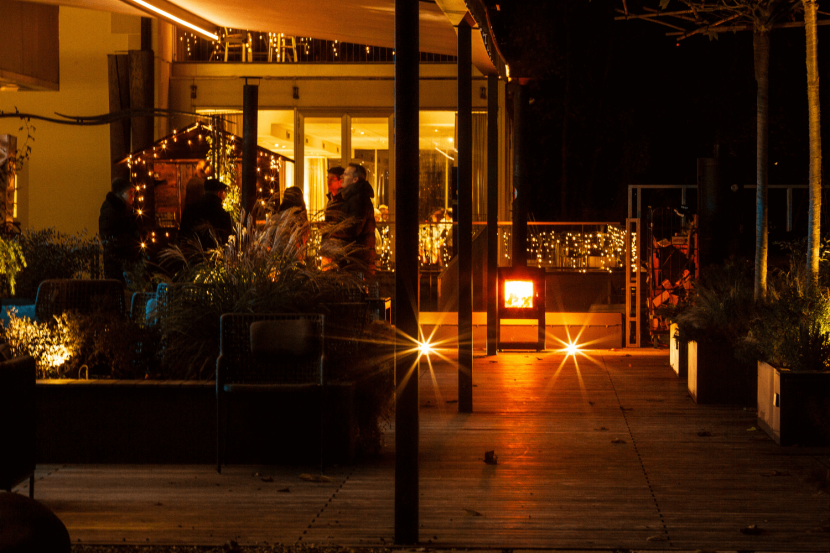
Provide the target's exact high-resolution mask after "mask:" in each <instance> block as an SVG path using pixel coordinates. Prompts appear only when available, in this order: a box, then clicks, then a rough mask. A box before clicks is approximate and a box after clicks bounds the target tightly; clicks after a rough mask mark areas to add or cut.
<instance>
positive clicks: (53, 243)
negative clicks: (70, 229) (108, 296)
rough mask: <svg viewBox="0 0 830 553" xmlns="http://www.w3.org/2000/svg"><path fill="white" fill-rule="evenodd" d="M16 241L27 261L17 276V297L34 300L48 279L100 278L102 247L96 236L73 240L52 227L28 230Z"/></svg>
mask: <svg viewBox="0 0 830 553" xmlns="http://www.w3.org/2000/svg"><path fill="white" fill-rule="evenodd" d="M17 240H18V244H19V245H20V249H21V251H22V252H23V256H24V258H25V259H26V267H25V268H24V269H23V270H21V271H20V273H19V274H18V276H17V286H16V288H17V289H16V294H17V296H18V297H21V298H31V299H34V298H35V297H37V287H38V286H39V285H40V283H41V282H43V281H44V280H46V279H54V278H95V277H97V276H98V274H97V273H98V269H97V268H98V260H99V255H100V251H101V245H100V241H99V240H98V237H97V236H93V237H91V238H88V237H86V236H85V235H84V234H83V233H82V234H79V235H74V236H73V235H71V234H65V233H62V232H58V231H57V230H55V229H54V228H51V227H50V228H46V229H41V230H26V231H24V232H23V233H22V234H20V236H19V237H18V239H17Z"/></svg>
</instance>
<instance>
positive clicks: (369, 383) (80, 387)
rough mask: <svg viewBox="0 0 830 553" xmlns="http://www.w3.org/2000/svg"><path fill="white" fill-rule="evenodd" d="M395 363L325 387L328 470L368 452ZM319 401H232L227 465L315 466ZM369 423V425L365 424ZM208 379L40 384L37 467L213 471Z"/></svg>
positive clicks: (301, 394)
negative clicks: (367, 413)
mask: <svg viewBox="0 0 830 553" xmlns="http://www.w3.org/2000/svg"><path fill="white" fill-rule="evenodd" d="M387 365H391V364H389V363H387V364H385V365H384V366H383V367H379V370H378V371H375V372H373V373H370V374H367V375H365V376H363V377H362V378H361V379H359V380H355V381H350V382H338V383H332V384H329V386H328V388H327V401H326V416H325V418H326V428H325V451H326V458H327V461H328V462H348V461H350V460H352V459H353V458H354V457H355V456H356V455H358V454H360V453H361V452H362V449H363V448H364V446H365V444H364V443H363V442H362V441H361V440H362V438H363V437H364V436H361V432H362V433H363V434H365V433H366V428H365V419H366V417H362V415H361V407H362V404H363V402H362V401H361V396H362V395H363V394H367V393H372V392H373V391H375V390H377V388H378V387H381V388H383V387H384V386H388V389H389V394H390V396H391V394H392V393H393V390H394V388H393V387H392V385H391V382H392V380H391V378H392V373H391V370H392V369H391V366H387ZM318 398H319V395H318V393H317V391H316V390H311V391H296V390H291V391H285V392H278V393H273V394H271V393H269V394H262V396H261V397H256V398H250V397H245V398H244V399H240V398H236V397H232V398H231V402H232V404H231V410H230V422H229V424H230V427H229V429H230V432H229V434H228V462H229V463H282V462H306V461H313V460H315V459H317V458H318V456H319V436H320V430H319V428H320V427H319V421H320V419H319V416H320V415H319V403H318V401H319V399H318ZM361 419H363V421H361ZM215 461H216V389H215V383H214V382H212V381H207V382H197V381H170V380H167V381H165V380H158V381H157V380H39V381H38V383H37V462H38V463H183V464H184V463H215Z"/></svg>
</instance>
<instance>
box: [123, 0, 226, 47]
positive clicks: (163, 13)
mask: <svg viewBox="0 0 830 553" xmlns="http://www.w3.org/2000/svg"><path fill="white" fill-rule="evenodd" d="M129 1H130V2H132V3H134V4H138V5H139V6H142V7H144V8H147V9H148V10H150V11H151V12H154V13H157V14H159V15H160V16H162V17H164V18H167V19H170V20H171V21H174V22H176V23H178V24H180V25H184V26H185V27H187V28H188V29H192V30H194V31H196V32H197V33H199V34H202V35H204V36H206V37H207V38H209V39H211V40H219V36H218V35H216V34H215V33H211V32H210V31H207V30H205V29H202V28H201V27H199V26H197V25H194V24H192V23H188V22H187V21H185V20H184V19H181V18H179V17H176V16H175V15H173V14H172V13H169V12H166V11H164V10H163V9H161V8H157V7H155V6H153V5H152V4H149V3H147V2H145V1H144V0H129Z"/></svg>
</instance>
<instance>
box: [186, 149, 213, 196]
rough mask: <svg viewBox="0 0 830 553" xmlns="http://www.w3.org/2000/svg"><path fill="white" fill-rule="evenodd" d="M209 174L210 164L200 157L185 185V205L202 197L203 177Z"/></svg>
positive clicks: (203, 191) (203, 188)
mask: <svg viewBox="0 0 830 553" xmlns="http://www.w3.org/2000/svg"><path fill="white" fill-rule="evenodd" d="M209 176H210V165H208V164H207V161H205V160H204V159H200V160H199V162H198V163H197V164H196V172H195V173H193V176H192V177H190V180H189V181H187V187H186V188H185V192H184V205H185V207H187V206H189V205H190V204H194V203H196V202H197V201H198V200H199V198H201V197H202V194H204V193H205V179H207V178H208V177H209Z"/></svg>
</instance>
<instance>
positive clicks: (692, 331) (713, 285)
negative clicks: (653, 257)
mask: <svg viewBox="0 0 830 553" xmlns="http://www.w3.org/2000/svg"><path fill="white" fill-rule="evenodd" d="M754 316H755V300H754V281H753V272H752V267H750V266H749V265H748V264H746V263H744V262H740V261H737V260H728V261H726V262H725V263H724V264H723V265H720V266H713V267H709V268H707V269H706V270H705V271H704V272H703V275H702V277H701V279H700V280H699V281H697V282H695V283H694V287H693V288H692V294H691V298H690V302H689V305H688V306H687V307H686V308H685V309H684V310H683V311H682V312H681V313H679V314H678V315H677V316H676V321H677V324H678V325H679V326H680V329H681V332H682V334H683V336H684V337H686V338H688V339H689V340H694V341H697V342H712V341H719V340H726V341H728V342H731V343H733V344H738V343H740V342H742V341H743V339H744V337H745V336H746V335H747V333H748V332H749V324H750V321H751V320H752V319H753V318H754Z"/></svg>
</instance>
